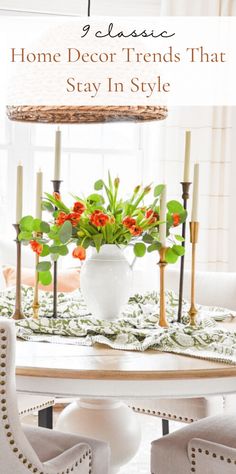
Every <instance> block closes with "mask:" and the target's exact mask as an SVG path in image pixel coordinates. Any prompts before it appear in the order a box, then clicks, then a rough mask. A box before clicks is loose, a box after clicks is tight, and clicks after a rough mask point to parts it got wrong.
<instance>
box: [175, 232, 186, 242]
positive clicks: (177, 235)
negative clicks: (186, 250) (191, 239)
mask: <svg viewBox="0 0 236 474" xmlns="http://www.w3.org/2000/svg"><path fill="white" fill-rule="evenodd" d="M175 239H176V240H178V241H179V242H184V238H183V237H182V235H179V234H176V235H175Z"/></svg>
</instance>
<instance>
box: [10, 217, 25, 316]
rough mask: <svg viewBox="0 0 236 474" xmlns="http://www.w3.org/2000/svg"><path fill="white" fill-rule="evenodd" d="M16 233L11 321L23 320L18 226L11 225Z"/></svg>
mask: <svg viewBox="0 0 236 474" xmlns="http://www.w3.org/2000/svg"><path fill="white" fill-rule="evenodd" d="M13 227H14V229H15V231H16V239H15V242H16V301H15V311H14V314H13V319H17V320H18V319H24V314H23V312H22V309H21V242H20V240H19V233H20V226H19V224H13Z"/></svg>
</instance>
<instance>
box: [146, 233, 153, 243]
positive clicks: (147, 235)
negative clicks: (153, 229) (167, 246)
mask: <svg viewBox="0 0 236 474" xmlns="http://www.w3.org/2000/svg"><path fill="white" fill-rule="evenodd" d="M153 240H154V239H153V237H152V235H150V234H144V236H143V242H145V244H152V242H153Z"/></svg>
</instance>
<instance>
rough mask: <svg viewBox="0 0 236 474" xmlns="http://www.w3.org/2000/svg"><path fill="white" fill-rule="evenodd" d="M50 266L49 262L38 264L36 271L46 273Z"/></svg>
mask: <svg viewBox="0 0 236 474" xmlns="http://www.w3.org/2000/svg"><path fill="white" fill-rule="evenodd" d="M51 266H52V264H51V262H39V263H38V265H37V267H36V269H37V271H38V272H47V271H48V270H50V268H51Z"/></svg>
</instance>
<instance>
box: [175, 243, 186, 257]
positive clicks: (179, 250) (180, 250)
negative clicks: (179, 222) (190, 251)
mask: <svg viewBox="0 0 236 474" xmlns="http://www.w3.org/2000/svg"><path fill="white" fill-rule="evenodd" d="M172 250H173V252H175V253H176V255H178V256H180V257H182V255H184V253H185V249H184V247H182V245H173V247H172Z"/></svg>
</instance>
